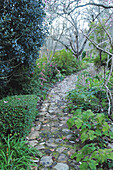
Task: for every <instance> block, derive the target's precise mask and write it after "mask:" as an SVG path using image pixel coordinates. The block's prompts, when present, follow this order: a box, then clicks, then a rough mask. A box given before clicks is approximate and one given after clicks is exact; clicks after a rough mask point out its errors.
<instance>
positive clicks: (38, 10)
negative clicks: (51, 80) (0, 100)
mask: <svg viewBox="0 0 113 170" xmlns="http://www.w3.org/2000/svg"><path fill="white" fill-rule="evenodd" d="M44 17H45V12H44V4H43V2H42V0H38V1H37V0H19V1H18V0H0V75H1V77H0V87H1V88H0V90H1V93H2V91H3V89H5V90H6V89H8V87H13V88H14V89H17V90H19V89H22V84H23V82H22V81H25V80H26V79H27V78H28V77H29V76H30V75H31V73H32V72H33V66H34V64H35V61H36V59H37V57H38V51H39V49H40V47H41V46H42V44H43V41H44V38H45V35H46V31H45V30H46V27H45V26H44V24H43V21H44Z"/></svg>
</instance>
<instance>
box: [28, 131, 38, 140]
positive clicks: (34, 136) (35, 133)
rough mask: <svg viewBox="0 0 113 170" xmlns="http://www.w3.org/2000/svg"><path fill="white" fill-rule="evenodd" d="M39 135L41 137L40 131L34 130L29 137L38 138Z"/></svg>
mask: <svg viewBox="0 0 113 170" xmlns="http://www.w3.org/2000/svg"><path fill="white" fill-rule="evenodd" d="M37 137H39V131H34V132H32V133H31V135H30V136H29V139H36V138H37Z"/></svg>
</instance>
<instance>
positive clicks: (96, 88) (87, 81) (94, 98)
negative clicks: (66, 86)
mask: <svg viewBox="0 0 113 170" xmlns="http://www.w3.org/2000/svg"><path fill="white" fill-rule="evenodd" d="M100 77H101V75H100ZM100 77H99V76H97V75H96V76H95V77H93V78H92V77H91V75H90V74H89V73H88V72H86V71H84V72H83V73H82V74H81V75H79V76H78V81H77V83H76V87H77V88H76V89H74V90H72V91H70V92H69V94H68V97H67V99H68V101H69V103H68V109H69V110H70V111H72V112H73V110H74V109H75V110H76V109H77V108H81V109H83V110H87V109H92V110H93V111H94V112H96V113H97V112H103V111H104V113H106V114H107V105H108V104H107V103H108V101H107V97H106V92H105V88H104V79H103V78H101V79H100Z"/></svg>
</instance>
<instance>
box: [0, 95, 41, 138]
mask: <svg viewBox="0 0 113 170" xmlns="http://www.w3.org/2000/svg"><path fill="white" fill-rule="evenodd" d="M37 101H38V98H37V96H35V95H25V96H24V95H20V96H12V97H6V98H3V99H2V100H0V130H1V137H2V139H3V138H4V137H7V136H8V134H9V135H10V136H12V135H14V134H15V135H16V136H18V137H25V136H26V135H28V133H29V132H30V129H31V126H32V122H33V121H34V120H35V117H36V114H37V109H36V105H37Z"/></svg>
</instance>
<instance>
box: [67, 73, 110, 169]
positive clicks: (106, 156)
mask: <svg viewBox="0 0 113 170" xmlns="http://www.w3.org/2000/svg"><path fill="white" fill-rule="evenodd" d="M108 74H109V73H108ZM106 76H107V72H106ZM111 81H112V76H111V78H110V82H111ZM109 89H110V90H111V89H112V85H111V83H109ZM67 99H68V101H69V102H68V111H69V112H71V113H72V117H71V118H70V119H68V121H67V124H68V127H69V128H71V129H72V130H73V131H74V132H75V141H76V145H75V146H74V149H75V153H74V154H73V155H72V157H71V158H72V159H76V161H77V162H78V163H79V167H80V169H81V170H82V169H84V170H87V169H91V170H94V169H95V170H96V169H110V168H111V169H112V168H113V149H112V145H111V144H112V143H113V131H112V130H111V129H112V128H111V127H112V119H111V118H109V115H108V99H107V96H106V90H105V87H104V77H103V76H102V73H100V74H98V75H95V76H94V77H92V76H91V75H90V74H89V73H88V72H86V71H84V72H83V73H82V74H81V75H79V76H78V81H77V83H76V89H74V90H72V91H70V92H69V93H68V96H67Z"/></svg>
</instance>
